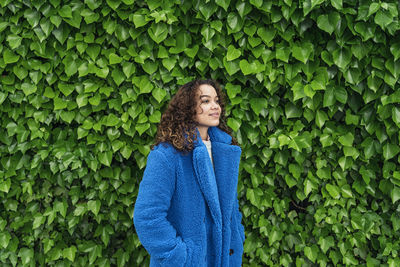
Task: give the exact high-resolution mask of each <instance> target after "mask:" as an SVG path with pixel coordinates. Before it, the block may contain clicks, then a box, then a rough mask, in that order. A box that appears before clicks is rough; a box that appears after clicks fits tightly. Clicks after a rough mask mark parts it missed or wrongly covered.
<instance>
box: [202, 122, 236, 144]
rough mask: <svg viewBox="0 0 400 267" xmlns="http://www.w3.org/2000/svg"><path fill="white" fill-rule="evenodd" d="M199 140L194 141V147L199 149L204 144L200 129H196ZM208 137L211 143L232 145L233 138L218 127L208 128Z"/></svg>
mask: <svg viewBox="0 0 400 267" xmlns="http://www.w3.org/2000/svg"><path fill="white" fill-rule="evenodd" d="M196 132H197V136H198V139H197V140H196V141H194V147H198V146H201V145H203V144H204V142H203V141H202V139H201V137H200V132H199V130H198V129H196ZM208 135H209V136H210V140H211V142H219V143H224V144H228V145H229V144H230V143H231V142H232V137H231V136H230V135H229V134H227V133H225V132H224V131H222V130H221V129H219V128H218V127H216V126H212V127H209V128H208Z"/></svg>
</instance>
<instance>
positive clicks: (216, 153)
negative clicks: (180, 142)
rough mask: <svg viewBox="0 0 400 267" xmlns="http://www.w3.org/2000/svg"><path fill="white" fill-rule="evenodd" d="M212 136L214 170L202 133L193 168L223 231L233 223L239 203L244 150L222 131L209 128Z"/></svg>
mask: <svg viewBox="0 0 400 267" xmlns="http://www.w3.org/2000/svg"><path fill="white" fill-rule="evenodd" d="M208 134H209V136H210V140H211V142H212V148H211V151H212V157H213V162H214V168H213V166H212V163H211V159H210V157H209V155H208V151H207V148H206V146H205V144H204V143H203V142H202V140H201V138H200V133H199V131H198V130H197V135H198V139H197V140H196V141H195V142H194V143H195V148H194V150H193V166H194V170H195V175H196V178H197V181H198V184H199V186H200V189H201V191H202V193H203V196H204V198H205V200H206V203H207V205H208V208H209V209H210V213H211V216H212V218H213V220H214V223H215V225H216V227H217V229H219V230H220V231H222V223H223V221H225V220H228V219H230V218H229V215H230V214H231V211H232V208H233V204H234V201H235V193H236V190H237V181H238V174H239V162H240V155H241V149H240V147H239V146H234V145H231V141H232V137H231V136H230V135H229V134H227V133H225V132H224V131H222V130H221V129H219V128H218V127H210V128H208Z"/></svg>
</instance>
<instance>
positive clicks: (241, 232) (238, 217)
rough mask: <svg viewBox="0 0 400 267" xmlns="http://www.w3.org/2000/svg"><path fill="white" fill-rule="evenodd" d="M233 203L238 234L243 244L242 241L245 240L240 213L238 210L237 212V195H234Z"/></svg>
mask: <svg viewBox="0 0 400 267" xmlns="http://www.w3.org/2000/svg"><path fill="white" fill-rule="evenodd" d="M235 203H236V205H235V210H234V212H235V214H236V221H237V224H238V228H239V233H240V236H241V238H242V241H243V243H244V240H245V238H246V237H245V235H244V226H243V224H242V217H243V216H242V213H241V212H240V210H239V199H238V195H237V193H236V200H235Z"/></svg>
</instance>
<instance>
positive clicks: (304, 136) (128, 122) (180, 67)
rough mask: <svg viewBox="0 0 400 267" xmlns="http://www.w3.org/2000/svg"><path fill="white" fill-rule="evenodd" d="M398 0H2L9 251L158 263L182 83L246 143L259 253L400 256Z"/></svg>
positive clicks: (380, 261) (271, 260) (0, 64)
mask: <svg viewBox="0 0 400 267" xmlns="http://www.w3.org/2000/svg"><path fill="white" fill-rule="evenodd" d="M398 11H399V2H398V1H371V0H362V1H359V0H325V1H324V0H300V1H292V0H279V1H278V0H274V1H273V0H269V1H263V0H249V1H242V0H197V1H189V0H182V1H181V0H164V1H161V0H147V1H144V0H103V1H101V0H82V1H79V0H73V1H61V0H49V1H45V0H35V1H29V0H18V1H17V0H14V1H11V0H1V1H0V15H1V16H0V55H1V56H0V80H1V82H0V104H1V105H0V125H1V126H0V265H1V266H143V265H145V264H148V261H149V257H148V255H147V253H146V251H145V250H144V249H143V248H142V247H141V245H140V242H139V240H138V237H137V236H136V234H135V231H134V227H133V223H132V214H133V204H134V202H135V198H136V195H137V192H138V185H139V182H140V180H141V177H142V174H143V170H144V167H145V165H146V157H147V155H148V153H149V151H150V144H151V143H152V141H153V138H154V136H155V133H156V127H157V123H158V122H159V121H160V117H161V113H162V111H163V110H164V109H165V107H166V105H167V103H168V101H169V99H170V98H171V95H173V94H174V93H175V92H176V90H177V88H178V87H179V85H182V84H183V83H185V82H187V81H189V80H191V79H193V78H196V77H211V78H214V79H216V80H218V81H219V82H220V83H221V84H222V85H223V86H224V90H225V91H226V93H227V96H228V102H229V105H228V109H227V113H228V115H229V117H230V118H229V120H228V125H229V126H230V127H231V128H232V129H233V130H234V132H235V136H236V137H237V139H238V141H239V142H240V144H241V146H242V148H243V154H242V161H241V168H240V181H239V198H240V206H241V210H242V212H243V214H244V218H243V219H244V224H245V226H246V242H245V254H244V258H243V261H244V264H243V265H244V266H272V265H275V266H277V265H281V266H315V265H318V266H352V265H364V266H365V265H367V266H400V260H399V255H398V254H399V250H400V241H399V240H400V234H399V229H400V207H399V203H400V202H399V199H400V166H399V161H400V154H399V152H400V146H399V143H400V140H399V138H400V136H399V127H400V104H399V103H400V91H399V81H398V80H399V76H400V60H399V58H400V35H399V28H400V26H399V12H398Z"/></svg>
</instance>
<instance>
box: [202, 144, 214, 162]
mask: <svg viewBox="0 0 400 267" xmlns="http://www.w3.org/2000/svg"><path fill="white" fill-rule="evenodd" d="M203 143H204V144H205V145H206V147H207V150H208V155H209V156H210V159H211V163H212V164H213V166H214V162H213V159H212V154H211V140H203Z"/></svg>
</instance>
